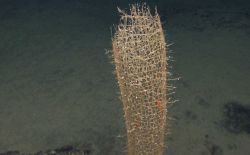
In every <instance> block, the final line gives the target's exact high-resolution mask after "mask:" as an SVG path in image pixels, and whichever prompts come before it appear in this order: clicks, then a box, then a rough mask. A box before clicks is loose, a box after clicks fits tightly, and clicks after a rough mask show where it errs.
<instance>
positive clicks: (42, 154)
mask: <svg viewBox="0 0 250 155" xmlns="http://www.w3.org/2000/svg"><path fill="white" fill-rule="evenodd" d="M92 152H93V150H92V146H91V145H90V144H84V145H77V146H73V145H65V146H63V147H60V148H57V149H54V150H46V151H39V152H36V153H34V154H31V153H28V154H27V153H21V152H19V151H7V152H4V153H0V155H91V153H92Z"/></svg>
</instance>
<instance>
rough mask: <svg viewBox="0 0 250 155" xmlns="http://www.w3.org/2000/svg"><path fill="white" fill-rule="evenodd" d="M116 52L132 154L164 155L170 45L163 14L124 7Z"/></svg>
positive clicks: (143, 7) (115, 45)
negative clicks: (166, 36)
mask: <svg viewBox="0 0 250 155" xmlns="http://www.w3.org/2000/svg"><path fill="white" fill-rule="evenodd" d="M118 11H119V12H120V13H121V19H120V24H119V25H118V26H117V29H116V32H115V34H114V36H113V39H112V45H113V49H112V55H113V58H114V64H115V72H116V75H117V79H118V84H119V87H120V92H121V100H122V103H123V109H124V113H125V120H126V128H127V138H128V139H127V143H128V150H127V151H128V154H129V155H162V154H163V152H164V148H165V147H164V146H165V144H164V141H165V140H164V137H165V133H166V116H167V110H166V107H167V105H168V100H167V89H166V88H167V49H166V42H165V37H164V34H163V29H162V24H161V21H160V17H159V15H158V13H157V11H155V14H154V15H152V14H151V13H150V9H149V8H148V7H147V6H146V5H145V4H143V5H141V6H139V5H132V6H131V7H130V12H129V13H126V12H124V11H122V10H120V9H118Z"/></svg>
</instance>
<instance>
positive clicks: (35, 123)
mask: <svg viewBox="0 0 250 155" xmlns="http://www.w3.org/2000/svg"><path fill="white" fill-rule="evenodd" d="M132 2H135V1H121V0H119V1H101V0H99V1H98V0H70V1H69V0H68V1H67V0H22V1H21V0H0V152H5V151H7V150H20V151H22V152H26V153H27V152H37V151H39V150H46V149H53V148H56V147H60V146H63V145H67V144H71V145H74V144H79V143H85V144H91V145H92V146H93V154H98V155H119V154H122V151H123V150H124V149H126V148H125V145H124V142H125V138H123V135H124V134H125V130H124V119H123V111H122V104H121V102H120V101H119V99H118V95H119V93H118V92H119V89H118V86H117V82H116V79H115V77H114V75H113V74H112V71H113V70H114V67H113V66H112V64H110V63H109V59H108V57H107V55H105V49H111V33H110V27H112V25H113V24H117V23H118V22H119V14H118V13H117V8H116V7H117V6H119V7H120V8H122V9H126V8H127V9H128V8H129V6H128V4H129V3H132ZM147 4H149V5H150V6H151V7H152V8H154V6H155V5H156V6H157V8H158V13H159V14H160V16H161V19H162V21H163V22H164V28H165V30H166V37H167V40H168V43H174V45H172V46H171V47H170V49H171V50H173V51H174V53H173V54H172V56H173V57H174V59H175V62H173V63H172V66H173V69H172V72H173V73H174V75H175V76H180V77H182V79H181V80H180V81H178V82H176V83H174V84H175V85H176V86H177V87H178V89H177V91H176V95H175V98H177V99H179V100H180V101H179V102H177V103H175V104H174V105H173V106H171V107H170V108H169V110H168V111H169V117H170V118H171V121H170V122H169V124H170V130H171V134H170V135H169V136H168V138H167V146H168V148H167V151H166V154H168V155H169V154H170V155H184V154H185V155H249V154H250V148H249V144H250V7H249V6H250V4H249V3H248V2H247V0H238V1H236V0H228V1H226V0H208V1H201V0H189V1H183V0H169V1H167V0H165V1H164V0H157V1H148V2H147Z"/></svg>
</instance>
